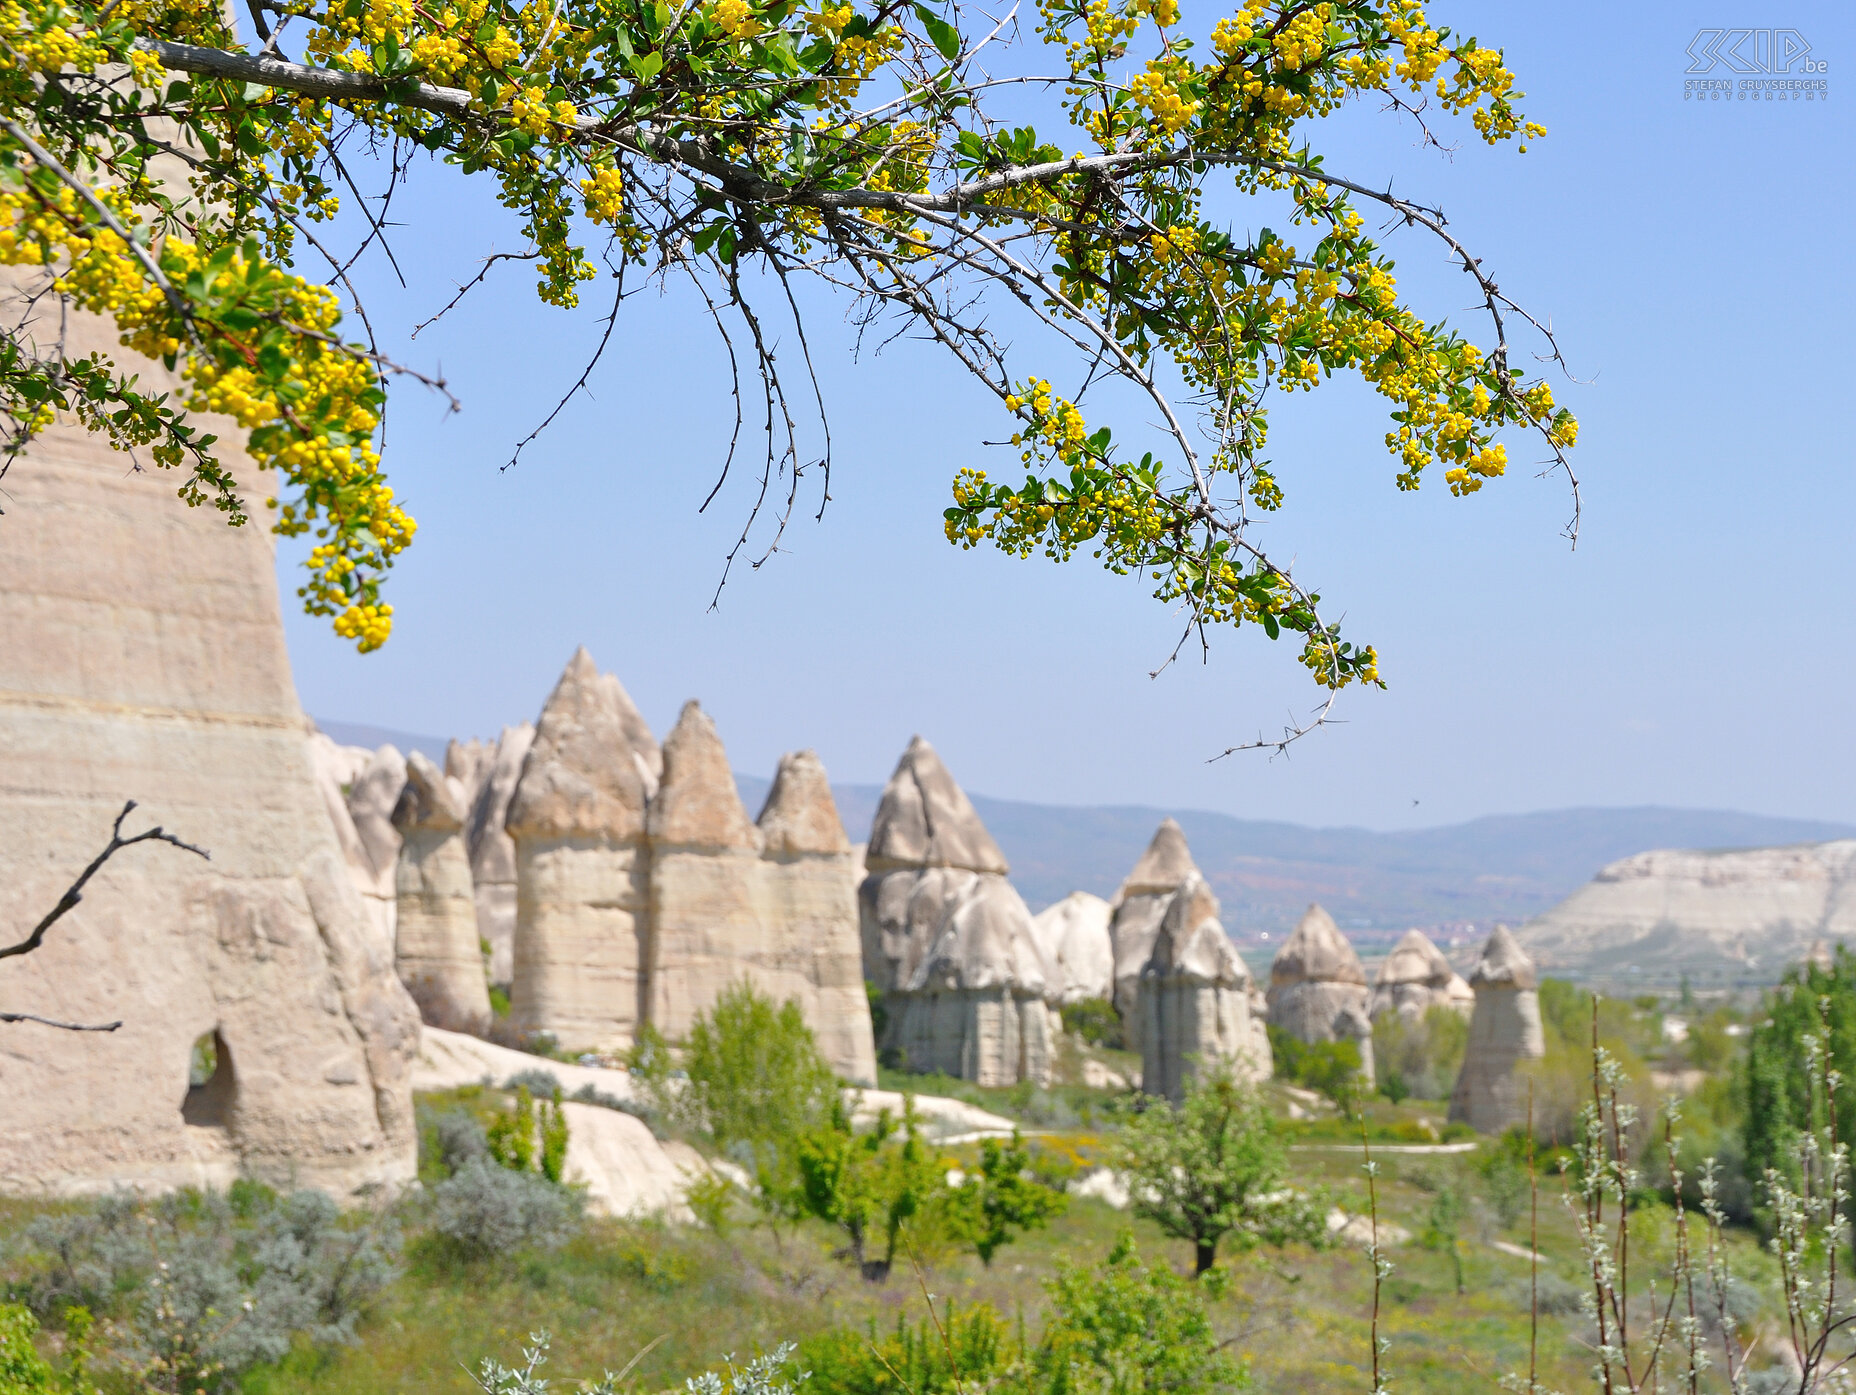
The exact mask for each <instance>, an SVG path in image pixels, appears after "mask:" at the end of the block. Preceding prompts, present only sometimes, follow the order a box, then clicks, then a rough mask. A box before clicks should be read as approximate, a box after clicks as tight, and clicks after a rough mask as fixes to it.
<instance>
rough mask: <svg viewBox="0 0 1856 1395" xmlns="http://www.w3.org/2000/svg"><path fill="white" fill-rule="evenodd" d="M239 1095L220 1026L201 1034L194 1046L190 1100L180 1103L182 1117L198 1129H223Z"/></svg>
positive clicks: (189, 1081)
mask: <svg viewBox="0 0 1856 1395" xmlns="http://www.w3.org/2000/svg"><path fill="white" fill-rule="evenodd" d="M237 1096H238V1083H237V1080H236V1078H235V1076H234V1074H233V1069H232V1051H231V1048H229V1047H228V1046H227V1045H226V1039H225V1037H224V1036H222V1035H221V1034H220V1031H219V1029H218V1028H217V1027H215V1028H213V1030H212V1031H210V1032H202V1033H201V1034H200V1036H199V1037H198V1038H197V1039H195V1041H194V1043H193V1053H192V1059H191V1060H190V1061H189V1063H188V1067H187V1097H186V1099H184V1100H182V1101H181V1106H180V1114H181V1118H183V1119H184V1120H186V1121H187V1123H189V1124H191V1125H193V1126H194V1127H196V1128H209V1129H223V1128H224V1127H225V1126H226V1123H227V1120H228V1119H229V1118H230V1117H231V1113H232V1106H233V1103H234V1101H235V1100H236V1099H237Z"/></svg>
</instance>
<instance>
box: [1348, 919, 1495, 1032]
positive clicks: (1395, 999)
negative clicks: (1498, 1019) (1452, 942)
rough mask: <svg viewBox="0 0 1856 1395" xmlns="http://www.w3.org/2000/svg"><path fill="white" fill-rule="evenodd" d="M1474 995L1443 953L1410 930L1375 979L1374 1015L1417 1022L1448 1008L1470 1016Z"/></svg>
mask: <svg viewBox="0 0 1856 1395" xmlns="http://www.w3.org/2000/svg"><path fill="white" fill-rule="evenodd" d="M1475 1001H1476V998H1475V994H1474V993H1473V992H1472V991H1471V990H1470V987H1469V985H1468V984H1467V983H1465V982H1464V981H1463V978H1462V976H1461V975H1459V974H1458V973H1457V972H1456V970H1454V969H1452V968H1451V967H1450V961H1449V960H1448V959H1446V958H1444V953H1443V951H1442V950H1440V949H1439V948H1438V947H1437V946H1436V945H1434V944H1432V943H1431V938H1430V936H1428V935H1426V934H1425V933H1424V932H1423V931H1422V930H1407V931H1406V932H1405V933H1404V935H1403V936H1402V937H1401V938H1400V940H1399V942H1398V943H1397V944H1396V945H1394V946H1393V947H1392V952H1391V953H1390V954H1388V955H1387V956H1386V957H1385V960H1384V962H1382V963H1381V964H1380V966H1379V972H1378V974H1376V975H1375V976H1374V978H1373V1002H1372V1010H1371V1015H1372V1016H1373V1018H1375V1019H1377V1018H1378V1017H1379V1015H1380V1014H1381V1013H1386V1012H1397V1013H1400V1014H1402V1015H1404V1016H1405V1017H1408V1018H1411V1019H1412V1020H1414V1021H1415V1020H1417V1019H1419V1018H1422V1017H1423V1016H1424V1014H1425V1013H1427V1012H1429V1011H1430V1010H1431V1009H1432V1008H1434V1007H1448V1008H1453V1009H1456V1010H1458V1011H1461V1012H1463V1013H1465V1014H1466V1015H1467V1013H1468V1011H1469V1009H1470V1008H1472V1007H1473V1006H1474V1005H1475Z"/></svg>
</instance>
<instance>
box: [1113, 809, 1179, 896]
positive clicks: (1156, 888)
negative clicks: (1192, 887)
mask: <svg viewBox="0 0 1856 1395" xmlns="http://www.w3.org/2000/svg"><path fill="white" fill-rule="evenodd" d="M1198 874H1199V868H1198V864H1197V863H1195V862H1194V861H1193V860H1192V849H1191V848H1189V847H1187V846H1186V835H1185V833H1184V831H1183V830H1182V829H1181V828H1180V826H1179V825H1178V824H1177V823H1175V822H1174V821H1173V820H1172V819H1170V818H1167V819H1162V820H1161V821H1160V827H1159V828H1157V829H1155V830H1154V836H1153V838H1152V840H1151V841H1150V842H1149V843H1148V844H1147V851H1145V852H1144V853H1142V854H1141V856H1140V860H1139V861H1137V862H1136V863H1135V864H1134V870H1133V871H1131V872H1129V873H1128V876H1127V879H1126V880H1125V881H1123V882H1122V884H1121V891H1120V892H1119V893H1118V894H1117V896H1116V899H1117V900H1118V901H1119V900H1124V899H1126V898H1127V897H1129V896H1138V895H1141V894H1142V893H1144V892H1147V893H1151V892H1164V891H1172V890H1173V889H1174V888H1175V887H1179V886H1183V885H1184V884H1185V881H1186V878H1188V877H1193V876H1197V875H1198Z"/></svg>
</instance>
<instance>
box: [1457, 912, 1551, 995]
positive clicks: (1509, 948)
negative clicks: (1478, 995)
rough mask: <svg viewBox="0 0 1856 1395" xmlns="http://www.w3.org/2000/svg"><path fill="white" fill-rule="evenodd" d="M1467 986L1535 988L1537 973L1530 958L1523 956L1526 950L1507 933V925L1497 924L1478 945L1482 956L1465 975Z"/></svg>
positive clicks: (1537, 979)
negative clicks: (1484, 940) (1481, 944)
mask: <svg viewBox="0 0 1856 1395" xmlns="http://www.w3.org/2000/svg"><path fill="white" fill-rule="evenodd" d="M1469 986H1470V987H1471V988H1518V989H1523V990H1525V989H1530V988H1538V987H1539V986H1540V976H1539V974H1538V973H1536V972H1535V970H1534V961H1533V960H1532V959H1529V958H1528V957H1527V951H1526V950H1524V949H1522V948H1521V945H1520V942H1519V941H1518V940H1516V939H1515V937H1514V936H1513V935H1512V934H1510V933H1509V931H1508V927H1507V926H1506V925H1498V926H1496V927H1495V929H1494V932H1493V933H1491V934H1490V936H1489V941H1488V943H1487V944H1485V945H1483V947H1482V958H1481V959H1479V960H1477V961H1476V968H1475V972H1473V973H1472V974H1470V976H1469Z"/></svg>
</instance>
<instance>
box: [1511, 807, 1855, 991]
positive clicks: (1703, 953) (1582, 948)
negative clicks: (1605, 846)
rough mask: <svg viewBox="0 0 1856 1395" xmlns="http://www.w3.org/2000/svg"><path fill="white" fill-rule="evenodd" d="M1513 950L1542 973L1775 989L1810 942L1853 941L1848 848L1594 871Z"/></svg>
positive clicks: (1695, 858) (1636, 860)
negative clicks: (1688, 979) (1762, 981)
mask: <svg viewBox="0 0 1856 1395" xmlns="http://www.w3.org/2000/svg"><path fill="white" fill-rule="evenodd" d="M1518 939H1519V940H1520V942H1521V943H1522V944H1523V945H1524V946H1525V947H1526V949H1527V951H1528V953H1529V954H1530V955H1531V956H1532V957H1533V958H1534V959H1535V960H1536V962H1538V963H1539V964H1541V965H1542V966H1543V967H1546V968H1548V969H1576V970H1578V971H1580V972H1582V973H1620V972H1626V971H1630V970H1633V969H1634V970H1636V971H1638V972H1641V973H1643V974H1646V975H1657V976H1659V977H1661V978H1663V979H1666V980H1669V981H1673V980H1674V979H1675V978H1676V977H1677V976H1678V974H1680V973H1684V972H1686V973H1689V974H1690V975H1691V976H1693V977H1695V978H1696V979H1697V980H1701V981H1706V980H1707V979H1708V978H1710V977H1718V978H1719V979H1722V980H1729V981H1743V980H1744V979H1745V978H1746V977H1747V976H1748V975H1757V976H1759V977H1763V978H1767V979H1770V980H1776V979H1777V978H1778V976H1779V974H1780V973H1781V972H1782V971H1783V969H1784V968H1785V966H1786V965H1788V964H1793V963H1796V962H1797V961H1798V960H1800V959H1801V958H1803V957H1804V955H1805V953H1806V951H1807V950H1808V949H1809V947H1810V945H1811V943H1812V942H1813V941H1814V940H1818V939H1830V940H1845V941H1856V839H1847V838H1846V839H1839V840H1837V841H1835V842H1830V843H1808V844H1802V845H1799V846H1796V847H1784V848H1752V849H1747V850H1743V851H1737V852H1686V851H1678V850H1663V851H1658V852H1646V853H1639V854H1638V855H1637V856H1635V857H1627V858H1624V859H1622V860H1621V861H1618V862H1613V863H1611V864H1610V865H1609V866H1607V867H1605V868H1604V869H1603V870H1602V871H1600V872H1599V874H1598V875H1597V876H1596V877H1594V878H1593V879H1592V880H1591V881H1590V882H1588V883H1587V884H1586V885H1585V886H1583V887H1581V888H1579V890H1577V891H1575V892H1574V893H1573V894H1572V895H1571V896H1569V897H1567V898H1566V899H1565V900H1564V901H1562V902H1560V904H1559V905H1557V906H1555V907H1554V908H1553V909H1552V910H1550V911H1548V912H1547V913H1546V914H1545V915H1543V916H1541V917H1540V918H1539V919H1537V920H1534V921H1532V922H1530V923H1529V924H1527V925H1525V926H1523V927H1522V929H1521V931H1520V933H1519V935H1518Z"/></svg>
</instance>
